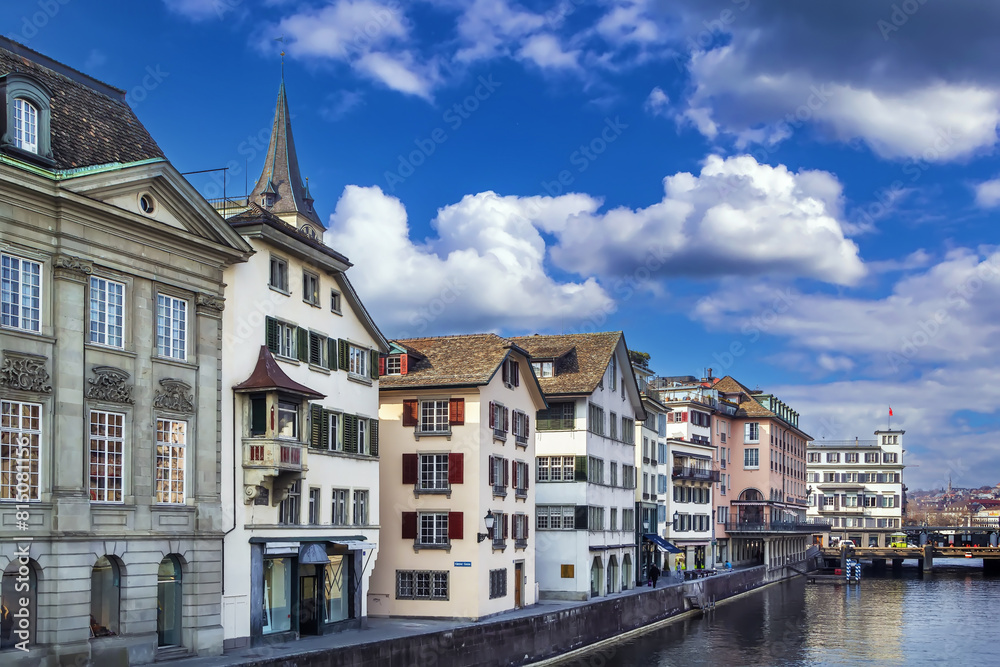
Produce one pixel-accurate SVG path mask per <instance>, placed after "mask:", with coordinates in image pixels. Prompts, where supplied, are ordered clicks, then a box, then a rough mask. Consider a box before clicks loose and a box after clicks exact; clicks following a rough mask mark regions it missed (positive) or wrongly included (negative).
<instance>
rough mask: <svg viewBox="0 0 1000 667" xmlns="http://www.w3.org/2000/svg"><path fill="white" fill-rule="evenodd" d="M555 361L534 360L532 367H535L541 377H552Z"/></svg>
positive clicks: (536, 372) (537, 374)
mask: <svg viewBox="0 0 1000 667" xmlns="http://www.w3.org/2000/svg"><path fill="white" fill-rule="evenodd" d="M552 365H553V362H551V361H533V362H531V368H532V369H534V371H535V375H536V376H537V377H540V378H550V377H552V375H553V372H552Z"/></svg>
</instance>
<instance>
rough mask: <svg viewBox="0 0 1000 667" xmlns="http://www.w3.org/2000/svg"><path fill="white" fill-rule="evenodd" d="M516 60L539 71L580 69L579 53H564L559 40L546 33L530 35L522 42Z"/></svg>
mask: <svg viewBox="0 0 1000 667" xmlns="http://www.w3.org/2000/svg"><path fill="white" fill-rule="evenodd" d="M517 55H518V58H520V59H521V60H526V61H529V62H532V63H534V64H535V65H537V66H538V67H540V68H541V69H548V70H575V69H578V68H579V67H580V62H579V58H580V51H565V50H563V47H562V44H560V43H559V39H558V38H557V37H555V36H554V35H550V34H548V33H545V34H540V35H532V36H531V37H529V38H528V39H526V40H525V41H524V45H523V46H522V47H521V49H520V50H519V51H518V53H517Z"/></svg>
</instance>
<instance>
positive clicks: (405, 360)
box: [399, 354, 410, 375]
mask: <svg viewBox="0 0 1000 667" xmlns="http://www.w3.org/2000/svg"><path fill="white" fill-rule="evenodd" d="M409 361H410V355H408V354H401V355H399V374H400V375H406V371H407V370H408V368H407V367H408V366H409V365H410V364H409Z"/></svg>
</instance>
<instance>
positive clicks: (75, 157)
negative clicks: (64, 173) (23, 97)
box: [0, 38, 164, 169]
mask: <svg viewBox="0 0 1000 667" xmlns="http://www.w3.org/2000/svg"><path fill="white" fill-rule="evenodd" d="M12 72H19V73H22V74H26V75H28V76H31V77H32V78H34V79H36V80H38V81H40V82H41V83H42V84H44V85H45V86H47V87H48V88H49V90H50V92H51V93H52V99H51V100H50V103H51V109H52V116H51V120H50V129H51V132H52V158H53V160H54V161H55V166H56V168H58V169H75V168H78V167H89V166H95V165H102V164H110V163H113V162H122V163H128V162H138V161H140V160H148V159H151V158H162V157H164V156H163V151H161V150H160V147H159V146H157V145H156V142H155V141H154V140H153V137H152V136H150V134H149V132H147V131H146V128H145V127H143V125H142V123H140V122H139V119H138V118H137V117H136V115H135V113H133V111H132V109H131V108H130V107H129V105H128V103H126V101H125V93H124V91H121V90H118V89H117V88H113V87H111V86H109V85H107V84H105V83H101V82H100V81H97V80H96V79H93V78H91V77H89V76H87V75H86V74H82V73H81V72H78V71H76V70H74V69H73V68H71V67H67V66H66V65H63V64H62V63H59V62H57V61H55V60H52V59H51V58H49V57H47V56H44V55H42V54H40V53H38V52H36V51H33V50H31V49H29V48H27V47H26V46H23V45H21V44H18V43H17V42H13V41H11V40H8V39H5V38H0V76H5V75H7V74H10V73H12Z"/></svg>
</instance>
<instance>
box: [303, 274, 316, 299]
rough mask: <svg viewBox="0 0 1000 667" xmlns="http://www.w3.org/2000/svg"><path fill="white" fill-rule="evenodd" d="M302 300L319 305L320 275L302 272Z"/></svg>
mask: <svg viewBox="0 0 1000 667" xmlns="http://www.w3.org/2000/svg"><path fill="white" fill-rule="evenodd" d="M302 300H303V301H305V302H306V303H308V304H312V305H313V306H317V307H318V306H319V276H317V275H316V274H315V273H309V272H308V271H303V272H302Z"/></svg>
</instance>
